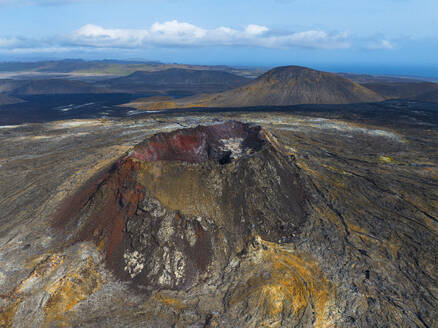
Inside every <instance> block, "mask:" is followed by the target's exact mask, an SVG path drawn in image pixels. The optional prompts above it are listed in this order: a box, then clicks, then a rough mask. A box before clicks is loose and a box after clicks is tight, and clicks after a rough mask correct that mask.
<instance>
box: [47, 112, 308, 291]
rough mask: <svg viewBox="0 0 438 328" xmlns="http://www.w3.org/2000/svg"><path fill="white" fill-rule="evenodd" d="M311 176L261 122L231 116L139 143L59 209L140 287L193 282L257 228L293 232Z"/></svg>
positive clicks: (274, 238) (71, 229) (71, 234)
mask: <svg viewBox="0 0 438 328" xmlns="http://www.w3.org/2000/svg"><path fill="white" fill-rule="evenodd" d="M306 185H307V182H306V181H305V177H304V176H303V175H302V174H301V172H300V169H299V168H298V167H297V166H296V164H295V158H294V157H293V156H292V155H290V154H287V153H286V151H284V149H282V146H281V145H279V144H278V143H277V141H276V140H275V138H274V137H273V136H272V135H270V134H269V133H268V132H267V131H265V130H264V129H262V128H261V127H259V126H254V125H250V124H243V123H239V122H234V121H230V122H226V123H223V124H218V125H212V126H198V127H196V128H190V129H182V130H178V131H174V132H170V133H160V134H157V135H154V136H152V137H149V138H147V139H146V140H145V141H143V142H142V143H140V144H138V145H137V146H136V147H135V148H134V149H133V150H132V151H131V152H130V153H129V154H128V155H126V156H125V157H123V158H122V159H120V160H119V161H118V162H117V163H116V164H115V165H114V167H113V168H112V169H111V170H110V171H109V172H106V173H104V174H102V175H101V176H99V177H96V178H95V179H94V181H91V182H90V183H88V185H87V186H85V187H84V188H83V189H82V190H80V191H79V192H78V193H77V194H76V195H75V196H74V197H72V198H71V199H69V200H68V201H66V202H65V204H64V205H63V207H62V208H61V209H60V211H59V213H58V215H57V218H56V221H55V225H56V226H57V227H59V228H61V229H62V230H63V231H64V233H65V235H66V236H67V237H66V238H67V241H68V243H75V242H78V241H87V240H91V241H94V242H95V243H96V245H97V246H98V247H99V249H101V250H102V251H103V252H104V253H105V254H106V259H107V263H108V265H109V267H110V268H111V269H112V270H113V272H114V273H115V274H116V275H117V276H118V277H119V278H120V279H123V280H127V281H132V283H133V284H134V285H135V286H137V287H139V288H142V289H145V290H152V289H156V288H170V289H176V288H178V289H180V288H188V287H190V286H192V285H193V284H195V283H197V282H199V281H205V280H206V279H208V278H211V277H213V276H215V275H217V274H219V273H220V272H221V270H223V268H224V267H225V266H226V265H227V264H228V263H229V261H230V259H231V258H232V257H233V256H234V255H236V254H237V253H239V252H242V251H243V250H244V249H245V244H247V242H248V240H249V239H250V238H252V236H254V235H259V236H261V238H263V240H266V241H269V242H275V243H284V242H290V241H291V240H292V239H293V238H294V236H295V235H296V234H298V233H299V230H300V227H301V226H302V225H303V224H304V222H305V221H306V218H307V214H306V213H307V208H308V197H309V194H308V192H307V191H306V188H305V186H306Z"/></svg>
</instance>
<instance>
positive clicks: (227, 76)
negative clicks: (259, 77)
mask: <svg viewBox="0 0 438 328" xmlns="http://www.w3.org/2000/svg"><path fill="white" fill-rule="evenodd" d="M249 81H251V80H250V79H247V78H244V77H241V76H237V75H235V74H232V73H228V72H224V71H215V70H191V69H181V68H170V69H166V70H163V71H155V72H146V71H137V72H134V73H132V74H130V75H128V76H126V77H121V78H116V79H112V80H109V81H107V84H106V86H108V87H111V88H112V89H117V90H123V91H129V92H147V91H157V90H159V91H169V90H176V91H187V92H193V93H195V92H221V91H224V90H228V89H232V88H236V87H238V86H241V85H243V84H246V83H248V82H249Z"/></svg>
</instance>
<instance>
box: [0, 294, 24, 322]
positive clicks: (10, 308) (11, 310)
mask: <svg viewBox="0 0 438 328" xmlns="http://www.w3.org/2000/svg"><path fill="white" fill-rule="evenodd" d="M20 303H21V299H18V300H16V301H15V302H13V303H10V304H8V305H7V306H5V307H3V308H0V327H2V328H10V327H12V323H13V320H14V317H15V313H16V312H17V308H18V305H20Z"/></svg>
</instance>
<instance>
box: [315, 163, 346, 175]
mask: <svg viewBox="0 0 438 328" xmlns="http://www.w3.org/2000/svg"><path fill="white" fill-rule="evenodd" d="M322 166H324V167H325V168H326V169H329V170H330V171H332V172H335V173H339V174H342V175H347V176H353V175H352V174H351V173H349V172H347V171H344V170H343V169H340V168H337V167H334V166H330V165H326V164H323V165H322Z"/></svg>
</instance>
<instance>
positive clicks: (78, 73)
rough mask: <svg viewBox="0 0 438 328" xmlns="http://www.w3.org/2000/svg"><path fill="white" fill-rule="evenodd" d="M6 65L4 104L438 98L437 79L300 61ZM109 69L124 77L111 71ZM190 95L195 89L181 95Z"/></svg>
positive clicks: (0, 87)
mask: <svg viewBox="0 0 438 328" xmlns="http://www.w3.org/2000/svg"><path fill="white" fill-rule="evenodd" d="M8 70H9V71H12V70H15V72H16V74H18V76H15V77H13V78H12V77H11V78H8V79H0V95H1V100H0V105H8V104H13V103H17V102H21V101H23V100H22V99H20V98H23V99H25V98H26V96H29V95H62V94H108V93H124V94H133V95H138V94H145V95H156V96H160V97H152V98H140V99H137V100H135V101H134V102H131V103H129V104H126V106H128V107H135V108H138V109H145V110H161V109H171V108H189V107H254V106H288V105H296V104H349V103H364V102H379V101H383V100H388V99H409V100H415V101H425V102H438V83H432V82H424V81H420V80H416V79H415V78H412V79H410V78H406V77H394V76H373V75H366V74H350V73H338V74H333V73H327V72H322V71H317V70H314V69H310V68H306V67H300V66H284V67H277V68H274V69H272V70H270V71H268V72H266V73H264V74H261V73H262V70H261V69H260V70H256V69H252V70H251V69H248V70H245V69H236V68H231V67H227V66H196V65H179V64H162V63H156V62H119V61H91V62H87V61H81V60H64V61H48V62H38V63H18V62H17V63H0V72H2V71H3V72H6V71H8ZM132 70H135V71H134V72H131V71H132ZM110 71H111V72H112V73H117V74H119V76H117V77H114V75H105V74H109V73H110ZM20 72H21V73H20ZM56 72H57V73H56ZM66 72H67V73H66ZM126 72H131V74H128V75H126ZM95 74H97V75H98V77H96V76H95ZM117 74H116V75H117ZM260 74H261V75H260ZM90 75H92V76H91V77H90ZM120 75H123V76H120ZM4 76H9V73H5V74H4ZM256 76H258V77H257V78H255V79H254V77H256ZM250 77H251V78H250ZM187 95H191V96H190V97H185V98H179V99H176V98H175V97H181V96H187Z"/></svg>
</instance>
